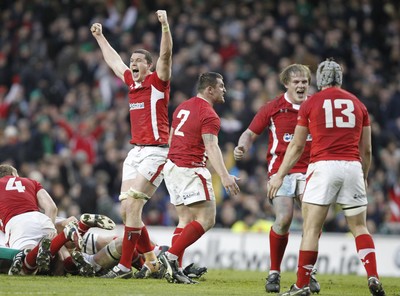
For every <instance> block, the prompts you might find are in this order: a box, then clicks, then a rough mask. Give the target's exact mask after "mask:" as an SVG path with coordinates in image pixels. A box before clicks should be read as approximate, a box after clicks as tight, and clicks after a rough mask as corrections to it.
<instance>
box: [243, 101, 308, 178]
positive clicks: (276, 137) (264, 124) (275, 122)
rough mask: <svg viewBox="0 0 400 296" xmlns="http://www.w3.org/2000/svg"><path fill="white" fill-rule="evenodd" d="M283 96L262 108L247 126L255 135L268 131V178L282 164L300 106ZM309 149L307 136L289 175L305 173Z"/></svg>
mask: <svg viewBox="0 0 400 296" xmlns="http://www.w3.org/2000/svg"><path fill="white" fill-rule="evenodd" d="M285 96H286V94H281V95H279V96H277V97H276V98H275V99H273V100H272V101H269V102H267V103H266V104H265V105H264V106H262V107H261V108H260V110H258V112H257V114H256V116H255V117H254V118H253V120H252V122H251V123H250V125H249V130H251V131H252V132H253V133H255V134H257V135H260V134H261V133H262V132H263V131H264V129H266V128H268V130H269V132H268V152H267V156H266V159H267V163H268V176H269V177H270V176H272V175H273V174H275V173H276V172H277V171H278V169H279V167H280V165H281V164H282V161H283V157H284V156H285V152H286V149H287V146H288V145H289V143H290V141H291V140H292V139H293V134H294V129H295V127H296V123H297V115H298V110H299V108H300V105H298V104H293V103H292V102H290V101H289V99H288V98H286V97H285ZM303 104H304V103H303ZM310 148H311V137H310V136H309V137H308V138H307V144H306V146H305V148H304V152H303V154H302V155H301V157H300V159H299V161H298V162H297V163H296V164H295V166H294V167H293V168H292V169H291V170H290V172H289V174H292V173H306V171H307V166H308V163H309V160H310Z"/></svg>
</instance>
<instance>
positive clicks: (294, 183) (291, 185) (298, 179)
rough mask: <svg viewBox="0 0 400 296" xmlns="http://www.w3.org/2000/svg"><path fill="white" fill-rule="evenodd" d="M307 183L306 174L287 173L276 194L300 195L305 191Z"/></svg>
mask: <svg viewBox="0 0 400 296" xmlns="http://www.w3.org/2000/svg"><path fill="white" fill-rule="evenodd" d="M305 184H306V174H302V173H294V174H289V175H286V176H285V177H284V178H283V183H282V186H281V187H280V188H279V190H278V192H277V193H276V196H287V197H299V196H300V195H301V194H303V192H304V187H305Z"/></svg>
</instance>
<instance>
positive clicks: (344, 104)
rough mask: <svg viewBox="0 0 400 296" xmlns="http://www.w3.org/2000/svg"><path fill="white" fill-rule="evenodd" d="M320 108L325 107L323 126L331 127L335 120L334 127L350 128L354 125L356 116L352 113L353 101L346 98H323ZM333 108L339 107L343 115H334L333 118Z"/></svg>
mask: <svg viewBox="0 0 400 296" xmlns="http://www.w3.org/2000/svg"><path fill="white" fill-rule="evenodd" d="M322 108H324V109H325V127H326V128H333V123H334V122H335V125H336V127H341V128H352V127H355V126H356V116H355V115H354V113H353V111H354V104H353V101H351V100H347V99H336V100H334V101H333V106H332V100H331V99H326V100H324V105H323V106H322ZM333 108H334V109H341V111H340V113H341V114H342V115H343V116H335V119H334V118H333Z"/></svg>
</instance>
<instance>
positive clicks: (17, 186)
mask: <svg viewBox="0 0 400 296" xmlns="http://www.w3.org/2000/svg"><path fill="white" fill-rule="evenodd" d="M15 179H16V178H15V177H14V178H10V179H9V180H8V182H7V185H6V190H7V191H10V190H18V192H25V186H23V185H22V182H21V181H15Z"/></svg>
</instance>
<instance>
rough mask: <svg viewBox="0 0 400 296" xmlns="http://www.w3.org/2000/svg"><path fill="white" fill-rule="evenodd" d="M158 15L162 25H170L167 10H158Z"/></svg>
mask: <svg viewBox="0 0 400 296" xmlns="http://www.w3.org/2000/svg"><path fill="white" fill-rule="evenodd" d="M156 14H157V17H158V21H159V22H160V23H161V24H162V25H168V19H167V12H166V11H165V10H157V11H156Z"/></svg>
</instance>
